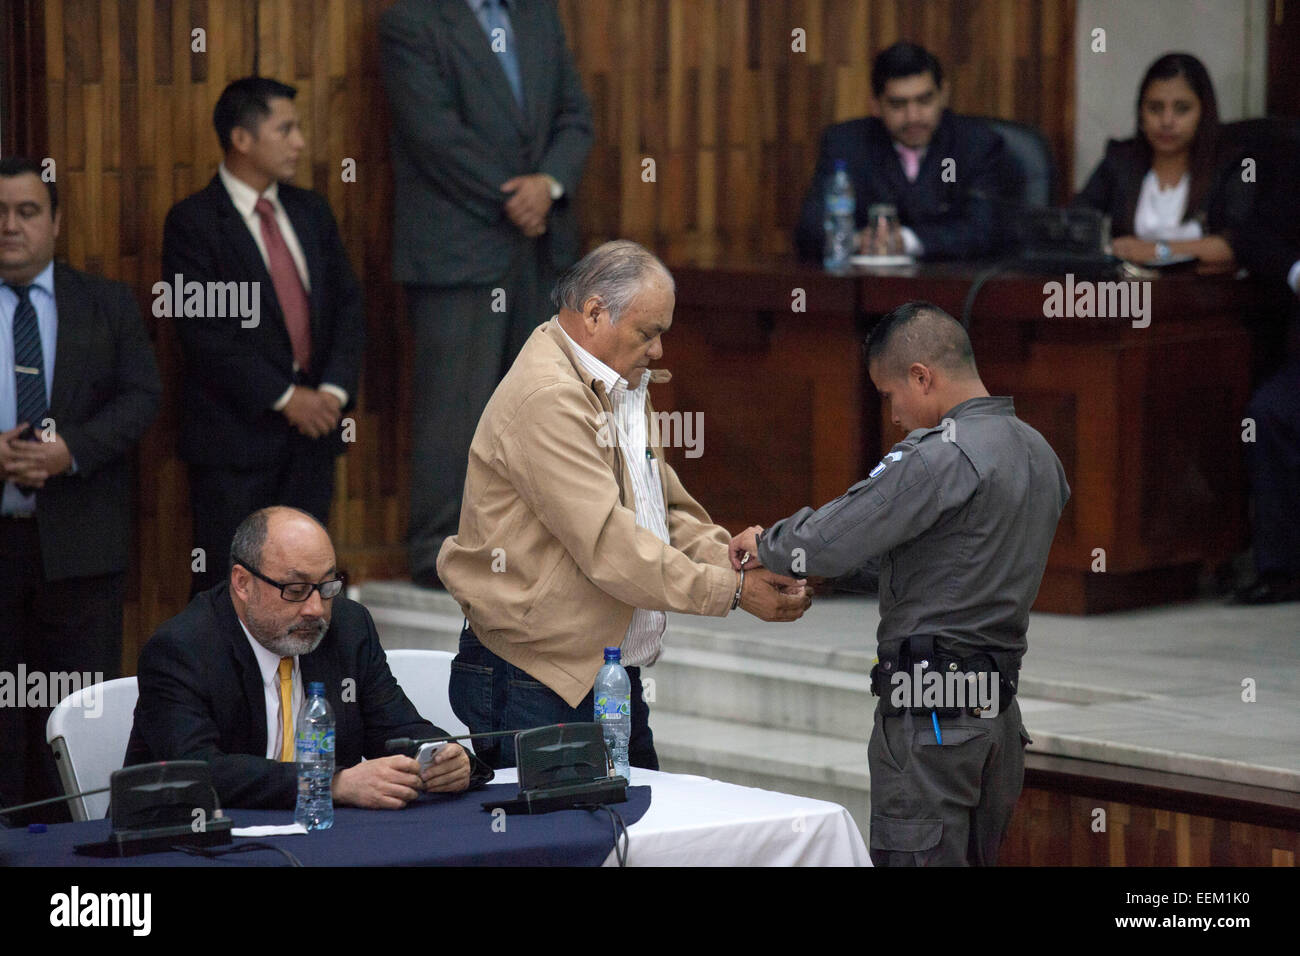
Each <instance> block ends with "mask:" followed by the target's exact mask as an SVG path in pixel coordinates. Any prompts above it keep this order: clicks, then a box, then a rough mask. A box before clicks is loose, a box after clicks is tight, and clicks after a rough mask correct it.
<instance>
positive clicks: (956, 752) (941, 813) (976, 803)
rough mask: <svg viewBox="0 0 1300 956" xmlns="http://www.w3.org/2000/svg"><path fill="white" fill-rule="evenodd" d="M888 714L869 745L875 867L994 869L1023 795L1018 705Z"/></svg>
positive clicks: (1022, 735) (1022, 743)
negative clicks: (976, 713) (983, 712)
mask: <svg viewBox="0 0 1300 956" xmlns="http://www.w3.org/2000/svg"><path fill="white" fill-rule="evenodd" d="M939 729H940V732H941V733H942V735H943V744H942V746H940V745H939V744H938V742H937V741H936V740H935V736H934V725H933V724H932V722H931V720H930V716H929V715H928V714H921V715H914V714H912V713H909V712H906V711H905V712H904V713H902V714H899V715H897V716H894V717H885V716H883V715H882V714H881V713H880V707H879V704H877V707H876V718H875V726H874V727H873V728H872V731H871V742H870V743H869V744H868V745H867V766H868V769H869V770H870V773H871V862H872V863H874V864H875V865H876V866H992V865H993V864H995V863H996V862H997V857H998V847H999V846H1000V845H1001V843H1002V836H1003V834H1004V833H1005V831H1006V828H1007V825H1008V823H1010V821H1011V814H1012V812H1013V811H1014V810H1015V808H1016V801H1017V800H1019V798H1020V790H1021V786H1022V784H1023V783H1024V776H1025V756H1024V746H1025V744H1026V743H1029V742H1030V740H1029V735H1028V734H1027V733H1025V731H1024V724H1023V723H1022V722H1021V719H1020V705H1019V703H1017V702H1016V700H1015V699H1014V698H1013V699H1012V701H1011V706H1010V707H1008V708H1006V709H1004V710H1002V711H1001V712H1000V713H999V714H998V715H997V716H996V717H973V716H971V715H969V714H962V715H960V716H957V717H940V718H939Z"/></svg>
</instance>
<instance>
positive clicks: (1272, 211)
mask: <svg viewBox="0 0 1300 956" xmlns="http://www.w3.org/2000/svg"><path fill="white" fill-rule="evenodd" d="M1295 135H1296V134H1295V132H1294V127H1293V128H1292V132H1291V133H1290V135H1289V136H1280V137H1279V140H1280V142H1278V143H1275V144H1272V149H1271V150H1269V151H1268V152H1266V153H1265V158H1264V160H1263V161H1261V162H1260V164H1259V168H1260V180H1259V185H1260V190H1261V193H1260V198H1259V200H1258V201H1257V202H1256V204H1255V209H1254V213H1253V217H1252V219H1251V221H1250V222H1249V223H1247V224H1246V225H1245V226H1244V227H1243V228H1241V229H1237V230H1235V231H1234V232H1233V237H1232V241H1233V252H1234V254H1235V255H1236V258H1237V262H1239V263H1240V264H1241V265H1243V266H1245V267H1246V268H1247V269H1249V270H1250V272H1251V274H1252V275H1253V276H1255V277H1257V278H1260V279H1263V280H1265V281H1266V282H1267V283H1268V285H1269V286H1270V287H1271V288H1272V290H1273V292H1274V297H1273V298H1272V299H1270V300H1269V301H1270V303H1271V304H1272V305H1273V307H1274V308H1276V313H1275V317H1276V320H1277V323H1278V326H1279V328H1276V329H1275V330H1272V331H1275V332H1276V333H1279V334H1280V336H1281V337H1282V340H1283V347H1282V349H1280V350H1279V351H1280V353H1281V354H1280V367H1278V366H1273V365H1272V364H1271V363H1270V367H1269V368H1267V369H1266V371H1267V373H1268V374H1267V378H1265V380H1264V381H1263V382H1262V383H1261V384H1260V386H1259V387H1258V388H1257V389H1256V390H1255V394H1254V395H1252V396H1251V399H1250V404H1249V406H1247V408H1246V415H1245V417H1246V418H1247V419H1249V420H1250V421H1251V422H1252V423H1253V425H1254V429H1255V435H1254V441H1251V442H1247V443H1246V466H1247V469H1248V471H1249V474H1250V492H1251V498H1252V503H1253V505H1254V507H1253V509H1252V520H1251V524H1252V545H1253V550H1254V559H1255V572H1256V575H1255V580H1254V581H1252V582H1250V583H1248V584H1246V585H1244V586H1243V587H1241V588H1240V589H1239V590H1238V591H1237V593H1236V595H1235V600H1236V601H1237V602H1238V603H1240V604H1277V603H1279V602H1282V601H1300V521H1297V519H1296V514H1295V506H1296V502H1297V501H1300V192H1298V190H1300V143H1297V142H1296V139H1295ZM1270 358H1272V356H1270Z"/></svg>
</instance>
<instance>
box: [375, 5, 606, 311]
mask: <svg viewBox="0 0 1300 956" xmlns="http://www.w3.org/2000/svg"><path fill="white" fill-rule="evenodd" d="M509 13H510V24H511V29H512V31H513V33H514V36H515V42H516V45H517V56H518V60H519V70H520V75H521V78H522V85H523V90H524V99H525V103H526V109H521V108H520V106H519V104H518V102H517V101H516V100H515V97H514V94H513V93H512V92H511V90H510V84H509V82H508V81H507V80H506V75H505V72H504V71H503V70H502V68H501V64H500V63H499V62H497V54H495V53H493V52H492V49H491V46H490V42H489V40H488V36H487V34H486V33H485V32H484V31H483V28H482V26H480V24H479V22H478V19H477V18H476V17H475V16H474V13H473V11H471V10H470V8H469V5H468V4H467V3H466V2H465V0H398V2H397V3H396V4H394V5H393V6H392V7H391V8H390V9H388V10H387V11H385V13H384V15H383V16H382V17H381V19H380V27H379V42H380V48H381V56H380V59H381V63H382V67H383V72H384V85H385V87H386V88H387V90H388V102H389V104H390V106H391V108H392V121H393V176H394V181H395V194H394V200H395V201H394V207H395V208H394V212H393V277H394V278H395V279H396V280H397V281H398V282H402V283H407V284H425V285H439V286H452V285H466V284H479V283H489V282H495V281H496V280H498V279H500V278H501V277H502V276H504V275H505V274H506V272H507V271H508V270H509V268H510V264H511V262H512V261H513V260H514V259H515V258H516V256H517V255H518V254H519V252H520V251H521V247H523V246H525V245H526V244H528V243H531V242H533V241H534V240H531V239H528V238H526V237H525V236H524V235H523V233H521V232H520V231H519V230H518V229H517V228H516V227H515V225H514V224H513V223H511V222H510V220H509V219H508V218H507V217H506V214H505V212H504V207H505V203H506V201H507V199H508V198H509V196H507V195H506V194H505V193H502V192H501V184H502V183H504V182H505V181H506V180H508V179H510V178H512V177H514V176H522V175H526V174H529V173H539V172H540V173H547V174H549V175H551V176H554V177H555V178H556V179H557V180H559V182H560V183H561V184H562V185H563V186H564V196H563V198H561V199H560V200H559V202H557V203H555V204H554V205H553V206H552V208H551V213H550V216H549V218H548V221H547V231H546V234H545V235H544V236H542V237H541V239H540V241H541V242H542V243H544V244H545V247H546V251H547V253H548V255H549V258H550V261H551V264H552V265H553V266H554V267H555V268H556V269H557V270H559V269H564V268H566V267H567V266H569V265H570V264H571V263H572V262H573V261H574V260H576V259H577V257H578V250H579V237H578V222H577V216H576V214H575V210H574V198H575V193H576V192H577V189H578V180H579V178H580V177H581V175H582V165H583V162H584V161H585V160H586V157H587V152H588V150H589V149H590V148H591V142H592V127H591V110H590V107H589V106H588V104H587V98H586V96H585V95H584V94H583V92H582V85H581V83H580V82H579V79H578V73H577V70H576V69H575V67H574V64H573V57H572V56H571V55H570V53H569V50H568V46H567V44H566V42H565V38H564V28H563V26H562V25H561V23H560V19H559V16H558V14H557V12H556V9H555V4H554V3H553V2H551V0H511V2H510V5H509Z"/></svg>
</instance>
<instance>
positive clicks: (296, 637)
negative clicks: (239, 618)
mask: <svg viewBox="0 0 1300 956" xmlns="http://www.w3.org/2000/svg"><path fill="white" fill-rule="evenodd" d="M247 614H248V630H249V633H250V634H252V635H253V637H254V638H256V639H257V643H259V644H261V645H262V646H263V647H265V648H266V649H267V650H268V651H271V652H272V653H273V654H278V655H279V656H280V657H297V656H299V655H301V654H310V653H311V652H312V651H314V650H316V648H317V647H319V646H320V642H321V641H323V640H324V639H325V632H326V631H328V630H329V626H330V622H329V621H327V620H325V619H324V618H320V619H319V620H316V621H314V622H312V623H310V624H308V623H298V624H291V625H289V627H287V628H285V629H283V630H281V631H280V632H278V633H276V632H274V631H273V630H272V626H268V625H266V624H264V623H263V622H262V621H260V620H259V619H258V615H257V614H256V612H254V610H253V608H252V607H251V606H249V607H248V608H247Z"/></svg>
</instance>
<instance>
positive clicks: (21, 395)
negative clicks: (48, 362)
mask: <svg viewBox="0 0 1300 956" xmlns="http://www.w3.org/2000/svg"><path fill="white" fill-rule="evenodd" d="M10 288H11V289H13V290H14V293H15V294H16V295H17V296H18V308H17V309H15V310H14V395H15V397H16V398H17V401H18V418H17V419H16V422H15V423H16V424H19V425H21V424H22V423H23V422H26V423H27V424H29V425H31V426H32V427H33V428H35V429H37V430H39V429H40V428H41V427H42V426H41V422H42V421H43V420H44V419H45V417H46V413H47V412H48V410H49V406H48V404H47V402H46V397H45V357H44V354H43V353H42V352H41V328H40V325H39V324H38V323H37V321H36V307H35V306H34V305H32V300H31V288H32V287H31V286H28V285H18V286H10Z"/></svg>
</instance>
